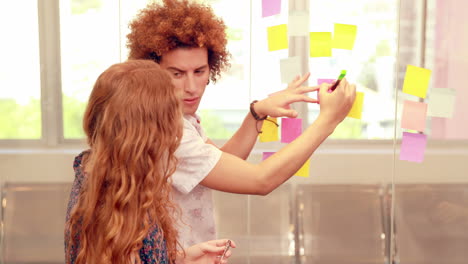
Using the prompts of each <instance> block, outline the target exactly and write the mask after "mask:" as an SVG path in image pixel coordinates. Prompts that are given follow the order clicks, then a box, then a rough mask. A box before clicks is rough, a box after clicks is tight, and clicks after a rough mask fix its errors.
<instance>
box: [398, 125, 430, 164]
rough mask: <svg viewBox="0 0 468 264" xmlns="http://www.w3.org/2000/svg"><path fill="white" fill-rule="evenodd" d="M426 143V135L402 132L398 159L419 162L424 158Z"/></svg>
mask: <svg viewBox="0 0 468 264" xmlns="http://www.w3.org/2000/svg"><path fill="white" fill-rule="evenodd" d="M426 145H427V136H426V135H424V134H416V133H409V132H403V137H402V139H401V148H400V160H406V161H412V162H418V163H421V162H422V161H423V160H424V152H425V151H426Z"/></svg>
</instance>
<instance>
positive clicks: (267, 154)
mask: <svg viewBox="0 0 468 264" xmlns="http://www.w3.org/2000/svg"><path fill="white" fill-rule="evenodd" d="M273 154H275V152H263V157H262V160H266V159H268V158H269V157H270V156H271V155H273Z"/></svg>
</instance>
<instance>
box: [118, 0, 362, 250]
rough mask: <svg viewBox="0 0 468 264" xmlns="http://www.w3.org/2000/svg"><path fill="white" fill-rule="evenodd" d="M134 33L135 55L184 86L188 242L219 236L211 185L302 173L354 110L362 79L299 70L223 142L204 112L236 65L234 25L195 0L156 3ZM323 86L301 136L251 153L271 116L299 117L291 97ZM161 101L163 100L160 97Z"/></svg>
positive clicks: (180, 174)
mask: <svg viewBox="0 0 468 264" xmlns="http://www.w3.org/2000/svg"><path fill="white" fill-rule="evenodd" d="M130 29H131V32H130V33H129V34H128V35H127V38H128V43H127V44H128V47H129V49H130V54H129V58H130V59H150V60H154V61H156V62H157V63H159V64H160V65H161V67H162V68H164V69H166V70H168V71H169V73H170V75H171V76H172V80H173V83H174V84H175V87H176V89H179V90H180V91H182V94H183V95H182V106H183V111H184V130H183V137H182V140H181V144H180V146H179V148H178V149H177V151H176V153H175V155H176V157H177V159H178V165H177V169H176V171H175V173H174V174H173V176H172V181H173V186H174V187H175V188H174V191H173V194H174V195H173V197H174V199H175V201H176V202H177V203H178V204H179V206H180V207H181V209H182V214H183V217H182V218H183V219H182V220H183V221H182V222H183V223H185V224H182V225H181V227H180V229H179V232H180V238H179V241H180V242H181V243H182V244H183V246H184V247H187V246H190V245H193V244H196V243H199V242H202V241H208V240H212V239H214V238H216V229H215V223H214V216H213V203H212V194H211V189H214V190H218V191H224V192H230V193H239V194H256V195H266V194H268V193H270V192H271V191H273V190H274V189H275V188H277V187H278V186H280V185H281V184H282V183H283V182H285V181H286V180H288V179H289V178H290V177H292V176H293V175H294V173H295V172H297V171H298V170H299V168H300V167H301V166H302V165H303V164H304V163H305V162H306V161H307V160H308V159H309V158H310V156H311V155H312V154H313V152H314V151H315V150H316V149H317V148H318V146H319V145H320V144H321V143H322V142H323V141H324V140H325V139H326V138H327V137H328V136H329V135H330V134H331V133H332V132H333V130H334V129H335V127H336V126H337V125H338V124H339V123H340V122H341V121H342V120H343V119H344V118H345V117H346V115H347V113H348V112H349V110H350V108H351V106H352V103H353V101H354V97H355V89H356V88H355V86H354V85H351V84H349V83H348V82H347V81H346V79H343V80H342V81H341V83H340V85H339V86H338V88H336V90H335V91H334V92H332V93H329V92H327V91H328V89H329V85H327V84H322V86H321V87H318V86H317V87H303V86H301V85H302V84H303V83H304V82H305V81H306V80H307V78H308V77H309V74H307V75H305V76H303V77H302V78H299V77H298V78H296V79H295V80H294V81H293V82H292V83H291V84H290V85H289V86H288V88H287V89H285V90H283V91H281V92H278V93H275V94H274V95H272V96H269V97H268V98H266V99H263V100H260V101H254V102H252V104H251V105H250V112H248V110H247V111H246V112H247V115H246V117H245V119H244V121H243V123H242V124H241V127H240V128H239V130H238V131H237V132H236V133H235V134H234V135H233V137H232V138H231V139H229V140H228V141H227V142H226V144H225V145H224V146H222V147H221V148H218V147H216V146H215V145H214V144H213V143H212V142H211V141H210V140H209V139H208V138H207V137H206V135H205V134H204V132H203V129H202V127H201V125H200V118H199V116H198V115H197V114H196V111H197V109H198V106H199V104H200V100H201V98H202V96H203V94H204V91H205V88H206V86H207V84H208V83H209V81H210V80H211V81H213V82H216V80H217V79H218V78H219V76H220V74H221V72H223V71H225V70H226V69H227V67H228V66H229V56H230V54H229V52H228V51H227V50H226V44H227V38H226V33H225V31H226V26H225V24H224V22H223V21H222V20H221V19H219V18H217V17H216V16H215V15H214V13H213V11H212V9H211V8H210V7H208V6H205V5H203V4H199V3H193V2H189V1H187V0H164V1H163V3H162V4H156V3H155V4H150V5H148V6H147V7H146V8H144V9H143V10H141V11H140V13H139V14H138V15H137V17H136V18H135V19H134V20H133V21H132V22H131V23H130ZM317 90H319V95H320V109H321V110H320V115H319V117H318V118H317V119H316V120H315V121H314V122H313V123H312V124H311V125H310V126H309V127H308V128H307V129H306V130H305V131H304V132H303V133H302V135H301V136H299V137H298V138H297V139H296V140H294V141H293V142H291V143H290V144H288V145H287V146H285V147H284V148H283V149H281V150H280V151H278V152H277V153H276V154H274V155H272V156H271V157H270V158H268V159H266V160H265V161H263V162H261V163H260V164H252V163H249V162H247V161H245V159H247V157H248V156H249V154H250V152H251V150H252V148H253V146H254V145H255V142H256V140H257V137H258V133H259V132H260V131H259V130H260V129H261V126H262V123H263V120H264V119H265V118H266V117H267V116H271V117H290V118H294V117H297V115H298V113H297V112H296V111H295V110H293V109H291V108H290V107H289V105H290V104H291V103H294V102H308V103H317V102H318V101H317V100H316V99H312V98H310V97H308V96H307V95H306V93H308V92H313V91H317ZM155 103H157V102H155Z"/></svg>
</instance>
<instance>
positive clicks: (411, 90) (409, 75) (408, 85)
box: [403, 65, 431, 98]
mask: <svg viewBox="0 0 468 264" xmlns="http://www.w3.org/2000/svg"><path fill="white" fill-rule="evenodd" d="M430 79H431V70H428V69H424V68H421V67H416V66H413V65H408V66H407V67H406V74H405V80H404V81H403V92H404V93H406V94H411V95H415V96H418V97H421V98H426V94H427V88H428V87H429V80H430Z"/></svg>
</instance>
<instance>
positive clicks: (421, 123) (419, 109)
mask: <svg viewBox="0 0 468 264" xmlns="http://www.w3.org/2000/svg"><path fill="white" fill-rule="evenodd" d="M426 116H427V104H426V103H422V102H413V101H408V100H405V101H404V102H403V111H402V116H401V128H404V129H411V130H416V131H419V132H424V130H425V129H426Z"/></svg>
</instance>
